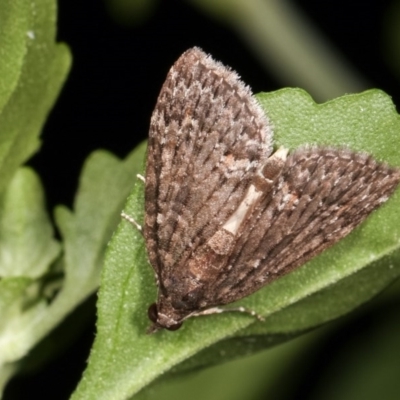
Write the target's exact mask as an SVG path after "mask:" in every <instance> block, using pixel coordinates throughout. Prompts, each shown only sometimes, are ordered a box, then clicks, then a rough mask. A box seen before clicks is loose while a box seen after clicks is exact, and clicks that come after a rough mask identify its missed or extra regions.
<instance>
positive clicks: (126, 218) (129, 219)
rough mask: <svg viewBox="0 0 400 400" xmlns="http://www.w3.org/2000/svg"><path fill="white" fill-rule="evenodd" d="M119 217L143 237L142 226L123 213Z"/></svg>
mask: <svg viewBox="0 0 400 400" xmlns="http://www.w3.org/2000/svg"><path fill="white" fill-rule="evenodd" d="M121 217H122V218H123V219H125V220H127V221H128V222H130V223H131V224H132V225H134V226H135V228H136V229H137V230H138V231H139V232H140V233H141V234H142V235H143V228H142V225H140V224H138V223H137V222H136V221H135V220H134V218H133V217H131V216H130V215H128V214H125V213H124V212H121Z"/></svg>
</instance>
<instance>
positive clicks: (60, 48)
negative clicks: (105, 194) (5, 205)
mask: <svg viewBox="0 0 400 400" xmlns="http://www.w3.org/2000/svg"><path fill="white" fill-rule="evenodd" d="M55 16H56V6H55V1H54V0H4V1H2V2H1V4H0V64H1V65H0V73H1V75H0V76H1V84H0V193H1V192H2V191H3V190H4V189H5V187H6V186H7V184H8V182H9V181H10V179H11V178H12V176H13V175H14V174H15V172H16V170H17V168H18V167H19V166H20V165H21V164H22V163H24V162H25V161H26V160H27V159H28V158H29V157H30V156H32V154H33V153H34V152H35V151H36V150H37V149H38V147H39V144H40V142H39V134H40V131H41V128H42V126H43V123H44V121H45V119H46V117H47V114H48V113H49V110H50V108H51V107H52V106H53V104H54V101H55V99H56V97H57V95H58V93H59V91H60V88H61V86H62V84H63V82H64V80H65V78H66V75H67V73H68V70H69V67H70V62H71V60H70V54H69V51H68V49H67V48H66V46H64V45H56V44H55Z"/></svg>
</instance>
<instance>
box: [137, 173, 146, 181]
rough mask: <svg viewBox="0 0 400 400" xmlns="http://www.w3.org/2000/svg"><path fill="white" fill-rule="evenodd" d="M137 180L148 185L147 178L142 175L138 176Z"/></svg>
mask: <svg viewBox="0 0 400 400" xmlns="http://www.w3.org/2000/svg"><path fill="white" fill-rule="evenodd" d="M136 178H138V179H139V180H140V181H142V182H143V183H146V178H145V177H144V176H143V175H141V174H136Z"/></svg>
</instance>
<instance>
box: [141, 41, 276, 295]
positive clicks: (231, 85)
mask: <svg viewBox="0 0 400 400" xmlns="http://www.w3.org/2000/svg"><path fill="white" fill-rule="evenodd" d="M271 142H272V132H271V130H270V128H269V124H268V120H267V118H266V117H265V115H264V113H263V111H262V109H261V107H260V106H259V105H258V103H257V102H256V100H255V99H254V98H253V96H252V95H251V92H250V90H249V89H248V88H247V87H246V86H245V85H244V84H243V83H242V82H241V81H240V80H239V77H238V76H237V75H236V73H234V72H232V71H230V70H229V69H227V68H226V67H224V66H223V65H222V64H220V63H218V62H215V61H214V60H213V59H212V58H211V57H210V56H208V55H206V54H205V53H203V52H202V51H201V50H200V49H198V48H193V49H190V50H188V51H187V52H185V53H184V54H183V55H182V56H181V57H180V58H179V59H178V61H177V62H176V63H175V64H174V65H173V67H172V68H171V70H170V71H169V73H168V76H167V78H166V81H165V83H164V85H163V87H162V89H161V92H160V95H159V97H158V100H157V104H156V107H155V110H154V113H153V115H152V118H151V124H150V133H149V142H148V154H147V166H146V188H145V211H146V217H145V226H144V235H145V239H146V246H147V250H148V255H149V259H150V263H151V264H152V266H153V268H154V269H155V270H156V272H157V274H158V275H159V277H160V285H161V289H162V282H163V279H165V277H170V276H171V272H172V271H173V270H174V269H180V268H183V267H184V265H185V263H186V261H187V259H188V258H189V257H190V255H191V253H192V252H193V251H195V250H196V248H197V247H198V246H199V245H201V244H203V243H204V241H205V240H207V238H208V237H209V236H211V235H212V234H213V233H214V232H215V231H216V230H217V229H218V227H219V225H220V224H221V223H222V222H223V221H224V220H226V219H227V218H228V217H229V215H230V214H231V213H232V212H233V211H234V210H235V209H236V208H237V206H238V204H239V203H240V202H241V200H242V198H243V196H244V193H245V192H246V190H247V188H248V186H249V185H250V181H251V177H252V175H253V174H254V172H255V171H256V170H257V169H258V168H259V167H260V165H262V164H263V163H264V162H265V160H266V159H267V158H268V156H269V154H270V153H271V146H272V145H271ZM217 216H218V218H216V217H217Z"/></svg>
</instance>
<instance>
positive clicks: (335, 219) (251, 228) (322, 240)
mask: <svg viewBox="0 0 400 400" xmlns="http://www.w3.org/2000/svg"><path fill="white" fill-rule="evenodd" d="M271 153H272V128H271V124H270V122H269V120H268V118H267V117H266V115H265V113H264V111H263V110H262V108H261V107H260V105H259V104H258V103H257V100H256V99H255V98H254V97H253V95H252V93H251V91H250V89H249V88H248V87H246V86H245V85H244V84H243V83H242V82H241V81H240V79H239V77H238V75H237V74H236V73H235V72H233V71H231V70H230V69H228V68H226V67H225V66H223V65H222V64H221V63H219V62H216V61H214V60H213V59H212V58H211V57H210V56H209V55H207V54H205V53H204V52H203V51H202V50H200V49H199V48H192V49H189V50H188V51H186V52H185V53H183V55H182V56H181V57H180V58H179V59H178V60H177V61H176V63H175V64H174V65H173V66H172V68H171V70H170V71H169V73H168V75H167V78H166V81H165V83H164V85H163V87H162V89H161V92H160V95H159V97H158V100H157V104H156V107H155V109H154V112H153V115H152V118H151V123H150V133H149V141H148V150H147V167H146V178H145V185H146V186H145V224H144V237H145V241H146V248H147V252H148V256H149V260H150V263H151V265H152V266H153V268H154V270H155V273H156V279H157V285H158V299H157V303H155V304H152V305H151V306H150V308H149V318H150V319H151V321H152V322H153V325H152V326H151V327H150V329H149V332H154V331H156V330H158V329H161V328H166V329H169V330H175V329H178V328H179V327H180V326H181V324H182V322H183V321H184V320H185V319H187V318H190V317H192V316H198V315H204V314H212V313H219V312H222V311H229V309H228V310H226V309H225V310H224V309H220V308H219V306H221V305H224V304H228V303H231V302H234V301H236V300H239V299H241V298H243V297H245V296H248V295H250V294H252V293H254V292H255V291H257V290H258V289H260V288H261V287H263V286H264V285H266V284H267V283H269V282H271V281H273V280H275V279H277V278H279V277H280V276H282V275H284V274H287V273H288V272H290V271H292V270H293V269H295V268H297V267H299V266H300V265H302V264H304V263H305V262H306V261H308V260H309V259H311V258H312V257H314V256H315V255H317V254H319V253H321V252H322V251H323V250H325V249H326V248H328V247H330V246H332V245H333V244H334V243H336V242H337V241H338V240H340V239H341V238H343V237H344V236H346V235H347V234H348V233H350V232H351V231H352V230H353V229H354V228H355V227H356V226H357V225H359V224H360V223H361V222H362V221H363V220H364V219H365V218H366V217H367V216H368V215H369V214H370V213H371V212H372V211H373V210H375V209H376V208H377V207H379V206H380V205H381V204H382V203H384V202H385V201H386V200H387V199H388V198H389V196H390V195H391V194H392V193H393V191H394V190H395V188H396V186H397V185H398V184H399V181H400V170H399V169H397V168H391V167H389V166H388V165H386V164H382V163H379V162H377V161H375V160H374V159H373V158H372V157H371V156H369V155H366V154H363V153H354V152H352V151H350V150H347V149H335V148H328V147H304V148H300V149H297V150H295V151H293V152H292V153H288V151H287V150H286V149H284V148H280V149H278V150H277V151H276V152H275V153H273V154H272V155H271ZM123 216H124V217H125V218H126V219H128V220H130V221H131V222H133V223H135V222H134V221H133V220H132V218H130V217H129V216H127V215H125V214H123ZM230 310H238V311H248V310H245V309H243V308H241V307H239V308H236V309H230ZM252 314H253V315H255V313H253V312H252ZM260 318H261V317H260Z"/></svg>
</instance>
